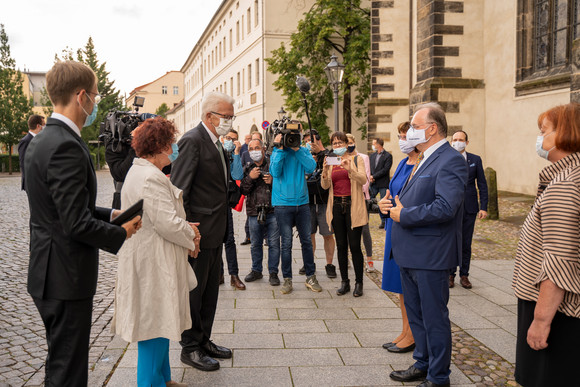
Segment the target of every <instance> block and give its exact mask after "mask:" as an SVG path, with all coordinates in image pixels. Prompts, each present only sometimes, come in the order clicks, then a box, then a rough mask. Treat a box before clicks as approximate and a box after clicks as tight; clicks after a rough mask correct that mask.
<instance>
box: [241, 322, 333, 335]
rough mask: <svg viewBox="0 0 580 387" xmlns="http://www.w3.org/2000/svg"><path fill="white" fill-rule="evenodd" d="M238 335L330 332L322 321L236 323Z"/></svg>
mask: <svg viewBox="0 0 580 387" xmlns="http://www.w3.org/2000/svg"><path fill="white" fill-rule="evenodd" d="M235 332H236V333H264V332H268V333H294V332H304V333H307V332H321V333H326V332H328V328H326V325H325V324H324V321H322V320H301V321H300V322H299V323H297V322H296V321H236V327H235Z"/></svg>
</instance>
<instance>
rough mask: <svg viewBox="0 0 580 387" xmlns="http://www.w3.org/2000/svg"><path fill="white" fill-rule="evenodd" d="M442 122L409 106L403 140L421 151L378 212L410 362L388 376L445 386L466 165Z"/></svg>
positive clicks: (426, 109) (431, 107) (436, 113)
mask: <svg viewBox="0 0 580 387" xmlns="http://www.w3.org/2000/svg"><path fill="white" fill-rule="evenodd" d="M446 137H447V120H446V118H445V113H444V112H443V109H441V107H440V106H439V105H438V104H436V103H428V104H424V105H421V106H419V107H418V108H417V111H416V113H415V115H414V116H413V119H412V120H411V128H410V129H409V131H408V132H407V141H408V142H409V143H410V144H411V145H414V146H415V147H416V148H417V149H418V150H419V151H420V152H421V153H420V155H419V159H418V164H417V165H416V166H415V168H414V169H413V171H412V172H411V176H410V177H409V180H408V181H407V183H406V185H405V186H404V187H403V189H402V190H401V193H400V195H398V196H397V197H395V199H394V201H395V203H392V200H389V199H391V198H390V193H389V192H387V195H386V196H385V198H384V199H383V200H381V202H380V207H381V211H382V212H383V213H387V212H388V213H389V215H390V217H391V218H392V219H393V221H394V222H393V229H392V234H391V238H392V251H391V254H392V256H393V258H394V259H395V261H396V262H397V264H398V265H399V267H400V268H401V281H402V285H403V294H404V295H405V307H406V308H407V314H408V317H409V324H410V326H411V330H412V332H413V337H414V338H415V344H416V347H415V351H414V353H413V359H415V364H413V365H412V366H411V367H409V368H408V369H406V370H401V371H393V372H391V374H390V377H391V379H394V380H397V381H401V382H411V381H414V380H424V381H423V383H421V384H420V385H419V386H420V387H428V386H449V374H450V373H451V371H450V370H449V366H450V364H451V325H450V322H449V310H448V309H447V302H448V301H449V286H448V278H449V270H450V269H451V268H453V267H455V266H457V265H458V264H459V260H460V257H461V222H462V214H463V195H464V191H465V183H466V181H467V165H466V163H465V160H464V159H463V158H462V157H461V155H460V154H459V153H458V152H456V151H455V150H454V149H453V148H452V147H451V146H450V145H449V143H448V142H447V140H446Z"/></svg>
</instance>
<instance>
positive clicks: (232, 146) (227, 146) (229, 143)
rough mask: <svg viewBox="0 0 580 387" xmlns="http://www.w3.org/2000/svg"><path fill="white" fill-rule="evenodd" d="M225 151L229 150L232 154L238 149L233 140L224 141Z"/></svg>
mask: <svg viewBox="0 0 580 387" xmlns="http://www.w3.org/2000/svg"><path fill="white" fill-rule="evenodd" d="M224 149H225V150H227V151H228V152H231V151H233V150H234V149H236V145H235V144H234V142H233V141H232V140H225V141H224Z"/></svg>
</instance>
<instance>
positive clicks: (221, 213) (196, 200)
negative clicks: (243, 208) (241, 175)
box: [171, 122, 230, 248]
mask: <svg viewBox="0 0 580 387" xmlns="http://www.w3.org/2000/svg"><path fill="white" fill-rule="evenodd" d="M178 146H179V157H178V158H177V160H175V161H174V162H173V165H172V172H171V182H172V183H173V184H174V185H175V186H176V187H178V188H179V189H181V190H182V191H183V206H184V207H185V214H186V219H187V220H188V221H190V222H199V223H200V225H199V232H200V234H201V246H200V247H201V248H217V247H219V246H221V244H222V243H224V241H225V239H226V230H227V223H228V208H229V206H228V186H227V184H226V180H225V177H224V168H223V165H222V160H221V158H220V154H219V152H218V150H217V148H216V146H215V144H214V143H213V142H212V139H211V137H210V136H209V134H208V133H207V131H206V129H205V128H204V126H203V124H202V123H201V122H200V123H199V125H197V126H196V127H195V128H193V129H191V130H189V131H188V132H186V133H185V134H184V135H183V137H181V139H180V140H179V142H178ZM223 155H224V159H225V160H226V169H227V171H226V173H227V176H230V165H229V164H230V163H229V161H228V157H227V154H226V152H225V150H224V152H223Z"/></svg>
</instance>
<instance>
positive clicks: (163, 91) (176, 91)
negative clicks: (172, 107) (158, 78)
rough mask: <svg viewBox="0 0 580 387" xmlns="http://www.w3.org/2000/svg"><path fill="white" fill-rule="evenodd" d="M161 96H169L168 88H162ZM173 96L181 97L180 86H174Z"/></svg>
mask: <svg viewBox="0 0 580 387" xmlns="http://www.w3.org/2000/svg"><path fill="white" fill-rule="evenodd" d="M161 94H164V95H167V86H161ZM173 95H179V86H173Z"/></svg>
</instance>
